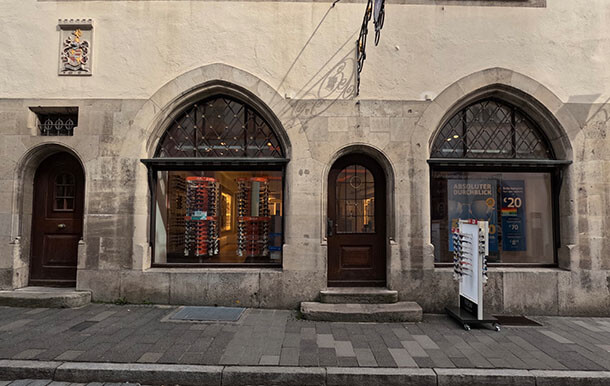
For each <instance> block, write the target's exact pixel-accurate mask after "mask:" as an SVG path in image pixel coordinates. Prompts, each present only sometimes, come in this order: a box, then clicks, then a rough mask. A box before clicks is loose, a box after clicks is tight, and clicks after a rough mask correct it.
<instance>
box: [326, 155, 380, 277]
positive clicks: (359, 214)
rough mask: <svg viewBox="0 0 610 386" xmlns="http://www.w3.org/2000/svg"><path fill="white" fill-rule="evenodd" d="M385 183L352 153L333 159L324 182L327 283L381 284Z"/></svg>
mask: <svg viewBox="0 0 610 386" xmlns="http://www.w3.org/2000/svg"><path fill="white" fill-rule="evenodd" d="M385 200H386V185H385V175H384V173H383V169H382V168H381V166H379V164H378V163H377V162H375V161H374V160H372V159H371V158H369V157H367V156H364V155H359V154H353V155H347V156H344V157H342V158H340V159H339V160H337V162H335V164H334V165H333V167H332V169H331V171H330V174H329V181H328V223H327V239H328V285H329V286H331V287H333V286H337V287H345V286H349V287H354V286H384V285H385V284H386V244H387V239H386V203H385Z"/></svg>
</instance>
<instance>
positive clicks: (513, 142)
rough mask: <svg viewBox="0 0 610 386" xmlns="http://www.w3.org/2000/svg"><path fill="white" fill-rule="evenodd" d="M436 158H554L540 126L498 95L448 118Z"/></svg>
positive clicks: (437, 141)
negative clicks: (496, 97)
mask: <svg viewBox="0 0 610 386" xmlns="http://www.w3.org/2000/svg"><path fill="white" fill-rule="evenodd" d="M431 157H432V158H478V159H489V158H493V159H501V158H509V159H510V158H515V159H553V158H554V157H553V153H552V151H551V147H550V146H549V144H548V142H547V141H546V139H545V137H544V136H543V135H542V134H541V133H540V130H539V128H538V126H537V125H536V124H535V123H534V122H533V121H532V120H531V119H530V118H529V117H528V116H527V115H526V114H525V113H524V112H523V111H521V110H520V109H518V108H517V107H515V106H512V105H510V104H508V103H506V102H503V101H499V100H496V99H484V100H481V101H478V102H476V103H473V104H471V105H469V106H467V107H465V108H463V109H462V110H460V111H459V112H457V113H456V114H455V115H453V117H451V119H449V120H448V121H447V123H445V124H444V125H443V127H442V128H441V129H440V131H439V134H438V136H437V137H436V139H435V141H434V144H433V146H432V152H431Z"/></svg>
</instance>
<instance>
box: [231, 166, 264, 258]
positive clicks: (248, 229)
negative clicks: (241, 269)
mask: <svg viewBox="0 0 610 386" xmlns="http://www.w3.org/2000/svg"><path fill="white" fill-rule="evenodd" d="M237 186H238V195H237V203H238V204H237V205H238V211H239V215H238V216H239V217H237V222H238V247H237V254H238V255H239V256H269V233H270V229H271V217H270V216H269V181H268V180H267V179H266V178H262V177H251V178H240V179H239V180H238V181H237Z"/></svg>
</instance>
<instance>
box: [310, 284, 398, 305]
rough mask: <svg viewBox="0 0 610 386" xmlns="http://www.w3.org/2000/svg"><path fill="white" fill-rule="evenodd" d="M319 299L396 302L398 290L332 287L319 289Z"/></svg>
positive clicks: (365, 302) (361, 302)
mask: <svg viewBox="0 0 610 386" xmlns="http://www.w3.org/2000/svg"><path fill="white" fill-rule="evenodd" d="M320 301H321V302H322V303H329V304H345V303H349V304H355V303H360V304H381V303H396V302H397V301H398V291H393V290H389V289H387V288H381V287H334V288H327V289H324V290H322V291H320Z"/></svg>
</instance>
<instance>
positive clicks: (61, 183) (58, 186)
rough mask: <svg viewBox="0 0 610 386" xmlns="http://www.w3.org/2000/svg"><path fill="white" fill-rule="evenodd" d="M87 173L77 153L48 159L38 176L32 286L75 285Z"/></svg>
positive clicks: (33, 220)
mask: <svg viewBox="0 0 610 386" xmlns="http://www.w3.org/2000/svg"><path fill="white" fill-rule="evenodd" d="M84 198H85V176H84V173H83V169H82V167H81V165H80V163H79V162H78V160H76V159H75V158H74V157H73V156H71V155H70V154H68V153H57V154H54V155H52V156H50V157H48V158H46V159H45V160H44V161H42V163H41V164H40V166H39V167H38V170H37V171H36V176H35V177H34V203H33V206H32V252H31V261H30V285H52V286H75V285H76V265H77V256H78V242H79V240H80V239H81V237H82V234H83V207H84Z"/></svg>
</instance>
